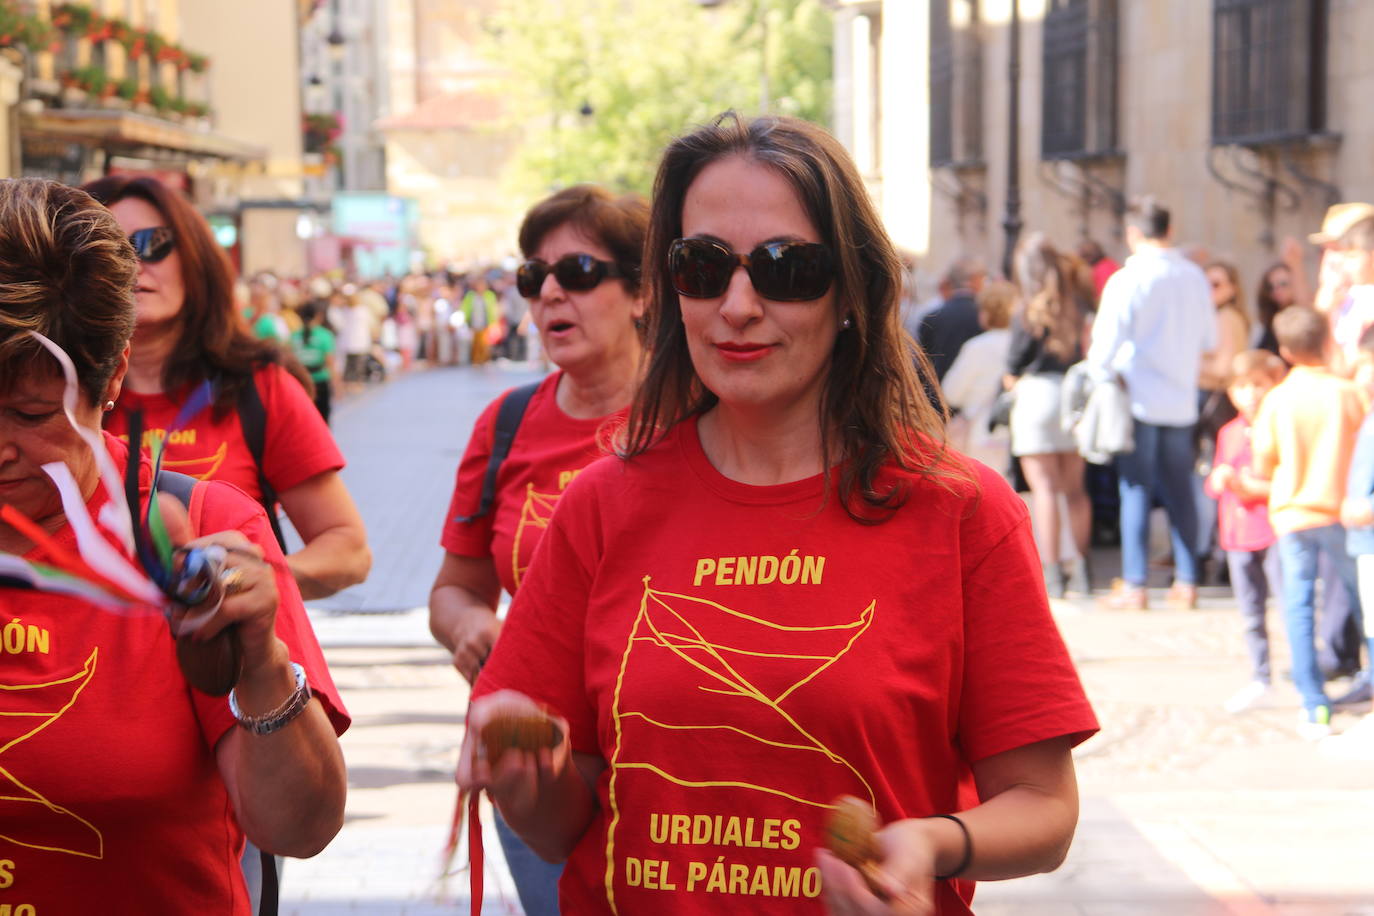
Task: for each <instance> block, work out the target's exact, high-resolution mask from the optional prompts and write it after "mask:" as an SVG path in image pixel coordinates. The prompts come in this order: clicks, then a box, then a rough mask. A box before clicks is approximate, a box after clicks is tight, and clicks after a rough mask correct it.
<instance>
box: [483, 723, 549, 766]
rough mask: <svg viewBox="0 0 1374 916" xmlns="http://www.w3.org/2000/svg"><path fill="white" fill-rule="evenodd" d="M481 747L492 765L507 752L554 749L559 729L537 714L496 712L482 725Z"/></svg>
mask: <svg viewBox="0 0 1374 916" xmlns="http://www.w3.org/2000/svg"><path fill="white" fill-rule="evenodd" d="M481 737H482V747H483V749H484V750H485V752H486V758H487V762H488V763H489V764H491V765H493V766H494V765H495V764H496V762H497V761H498V760H500V759H501V755H502V754H504V753H505V752H506V751H508V750H511V749H518V750H522V751H534V750H538V749H539V748H543V747H547V748H554V747H558V745H559V743H560V742H561V741H562V740H563V729H561V728H559V727H558V723H557V722H555V721H554V720H553V719H551V718H549V717H548V716H546V715H543V714H541V713H498V714H497V715H496V716H495V717H494V718H493V719H492V720H491V721H490V722H488V723H487V724H486V725H483V726H482V733H481Z"/></svg>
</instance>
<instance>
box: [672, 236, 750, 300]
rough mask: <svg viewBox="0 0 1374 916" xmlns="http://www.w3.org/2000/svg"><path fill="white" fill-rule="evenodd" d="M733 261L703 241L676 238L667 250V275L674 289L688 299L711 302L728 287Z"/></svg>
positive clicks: (723, 250) (733, 266) (729, 255)
mask: <svg viewBox="0 0 1374 916" xmlns="http://www.w3.org/2000/svg"><path fill="white" fill-rule="evenodd" d="M735 263H736V262H735V259H734V257H733V256H732V255H731V254H730V252H728V251H726V250H725V249H724V248H722V247H721V246H719V245H717V244H715V243H714V242H708V241H706V240H705V239H678V240H677V241H675V242H673V244H672V246H671V247H669V249H668V273H669V274H670V275H671V276H672V278H673V288H674V289H676V290H677V291H678V294H679V295H682V296H687V297H688V298H690V299H713V298H715V297H716V296H719V295H721V294H722V293H724V292H725V288H726V287H727V286H729V285H730V274H731V273H733V272H734V269H735Z"/></svg>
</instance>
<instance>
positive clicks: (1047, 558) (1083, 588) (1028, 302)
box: [1004, 232, 1092, 598]
mask: <svg viewBox="0 0 1374 916" xmlns="http://www.w3.org/2000/svg"><path fill="white" fill-rule="evenodd" d="M1013 267H1014V270H1015V276H1016V282H1017V285H1018V286H1019V287H1020V290H1021V302H1022V305H1021V307H1020V308H1019V309H1018V310H1017V312H1016V313H1015V314H1014V315H1013V316H1012V330H1011V335H1012V336H1011V347H1010V350H1009V352H1008V354H1007V359H1006V362H1005V363H1004V366H1005V372H1006V384H1007V386H1008V387H1009V388H1010V389H1011V390H1012V392H1013V396H1014V398H1015V400H1014V402H1013V403H1012V408H1011V453H1012V454H1013V455H1015V456H1016V457H1018V458H1019V459H1021V470H1022V472H1023V473H1024V474H1025V475H1026V482H1027V483H1028V484H1029V485H1030V491H1031V518H1032V520H1033V521H1034V522H1035V532H1036V535H1037V536H1038V538H1039V543H1040V559H1041V561H1042V569H1043V572H1044V576H1045V586H1046V588H1047V589H1048V590H1049V595H1050V597H1052V598H1062V597H1064V593H1065V590H1066V588H1068V586H1069V579H1070V578H1072V579H1073V583H1072V588H1073V590H1074V591H1075V592H1077V593H1079V594H1082V595H1087V594H1090V593H1091V591H1092V576H1091V571H1090V568H1089V561H1088V553H1089V548H1090V544H1089V541H1090V539H1091V537H1092V504H1091V503H1090V502H1089V501H1088V493H1087V490H1086V488H1085V486H1084V477H1083V475H1084V470H1085V468H1084V462H1083V457H1082V456H1081V455H1079V454H1078V445H1077V443H1076V442H1075V441H1074V438H1073V434H1072V433H1071V432H1070V431H1069V430H1067V429H1065V424H1064V417H1063V409H1062V407H1061V404H1062V390H1063V387H1064V373H1065V372H1067V371H1068V368H1069V366H1072V365H1073V364H1074V363H1076V362H1079V361H1080V360H1081V359H1082V358H1083V350H1084V340H1085V339H1086V337H1087V333H1088V316H1089V315H1090V314H1091V303H1090V301H1089V300H1088V296H1089V295H1090V293H1089V292H1088V291H1087V290H1086V289H1085V288H1084V287H1082V286H1081V285H1080V284H1079V282H1078V277H1077V275H1076V273H1075V269H1074V265H1073V264H1072V263H1071V262H1070V260H1069V259H1068V258H1066V257H1065V256H1064V255H1063V254H1062V253H1061V252H1060V251H1059V250H1058V249H1056V248H1055V247H1054V246H1053V245H1051V244H1050V242H1049V240H1048V239H1047V238H1045V236H1044V235H1043V234H1041V233H1038V232H1037V233H1033V234H1032V235H1030V236H1027V237H1026V239H1025V240H1023V241H1022V242H1021V244H1020V245H1018V246H1017V249H1016V254H1015V258H1014V260H1013ZM1061 499H1062V500H1063V501H1064V502H1065V505H1066V507H1067V510H1068V513H1067V522H1068V526H1069V530H1070V531H1071V533H1072V535H1073V545H1074V548H1075V550H1076V551H1077V554H1078V555H1077V556H1076V557H1072V558H1068V562H1063V559H1064V558H1061V556H1060V543H1061V542H1060V518H1059V504H1060V500H1061Z"/></svg>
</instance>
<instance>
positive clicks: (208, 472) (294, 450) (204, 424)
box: [105, 366, 344, 499]
mask: <svg viewBox="0 0 1374 916" xmlns="http://www.w3.org/2000/svg"><path fill="white" fill-rule="evenodd" d="M253 378H254V381H255V383H256V384H257V386H258V394H259V396H260V397H261V398H262V406H263V408H264V410H265V411H266V413H267V428H266V433H265V435H264V438H263V449H262V470H263V474H264V476H266V477H267V482H268V483H270V484H271V485H272V488H273V489H275V490H276V491H277V492H278V493H282V492H285V491H286V490H289V489H291V488H292V487H294V486H296V485H297V484H300V483H304V482H305V481H307V480H309V479H310V478H311V477H314V476H315V475H316V474H322V473H324V472H325V471H337V470H339V469H340V468H342V467H343V466H344V460H343V455H342V454H341V453H340V452H339V447H338V446H337V445H335V444H334V437H333V436H332V435H330V433H329V427H328V426H326V425H325V422H324V420H323V419H322V418H321V417H320V412H319V410H317V409H316V408H315V405H314V403H313V402H311V400H310V398H309V397H308V396H307V395H306V393H305V389H304V388H302V387H301V384H300V382H298V381H296V380H295V379H294V378H292V377H291V375H290V373H288V372H287V371H286V370H285V369H283V368H282V367H281V366H264V367H263V368H261V369H259V370H258V371H257V372H255V373H254V375H253ZM188 391H189V389H188V390H186V391H180V392H177V393H176V394H174V395H169V394H166V393H161V394H136V393H134V392H132V391H129V390H128V389H127V388H126V389H125V391H124V393H123V394H121V395H120V396H119V401H118V402H117V403H116V404H115V409H114V410H112V411H110V413H109V414H107V415H106V417H105V430H106V431H107V432H111V433H114V434H115V435H116V436H119V437H120V438H121V439H127V438H128V435H129V411H132V410H135V409H142V410H143V442H144V444H145V445H147V444H148V443H150V442H152V441H153V440H154V439H155V438H168V437H167V428H168V427H169V426H171V425H172V424H173V423H174V422H175V421H176V418H177V414H178V413H179V412H180V411H181V405H182V404H183V403H185V401H186V398H187V396H188ZM165 448H166V451H165V454H164V456H163V459H162V466H163V467H164V468H166V469H167V470H169V471H178V472H180V473H182V474H189V475H190V476H192V477H194V478H196V479H197V480H226V481H228V482H229V483H232V484H234V485H235V486H237V487H238V488H239V489H240V490H242V491H243V492H245V493H247V494H248V495H249V496H251V497H253V498H254V499H261V497H262V490H261V488H260V487H259V486H258V467H257V465H256V464H254V462H253V454H252V452H250V451H249V450H248V442H247V441H246V440H245V439H244V437H243V427H242V425H241V424H240V423H239V415H238V413H237V411H234V410H229V411H227V412H225V413H224V415H223V416H221V415H219V414H218V413H216V412H215V411H214V410H213V409H212V408H206V409H205V410H202V411H201V412H200V415H199V416H197V417H196V418H195V419H194V420H192V421H191V423H190V424H189V425H188V426H187V427H186V428H185V429H183V430H180V431H178V432H174V433H172V434H171V436H170V438H169V439H168V441H167V444H166V447H165Z"/></svg>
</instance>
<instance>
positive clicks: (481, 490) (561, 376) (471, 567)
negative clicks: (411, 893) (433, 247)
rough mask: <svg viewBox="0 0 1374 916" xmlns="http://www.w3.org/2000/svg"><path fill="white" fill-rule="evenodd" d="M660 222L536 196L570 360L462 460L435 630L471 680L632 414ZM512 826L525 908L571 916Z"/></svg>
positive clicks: (448, 521)
mask: <svg viewBox="0 0 1374 916" xmlns="http://www.w3.org/2000/svg"><path fill="white" fill-rule="evenodd" d="M648 222H649V207H648V205H647V204H646V203H645V202H644V200H643V199H642V198H640V197H638V196H635V195H626V196H623V197H615V196H613V195H612V194H610V193H609V192H607V191H605V190H604V189H602V188H598V187H595V186H592V185H579V186H576V187H572V188H568V189H566V190H563V191H560V192H558V193H557V194H554V195H553V196H552V197H549V198H548V199H546V200H544V201H542V202H540V203H538V204H536V205H535V206H534V207H533V208H531V210H530V211H529V212H528V213H527V214H526V215H525V219H524V222H523V223H522V224H521V226H520V250H521V252H522V253H523V254H524V256H525V262H524V263H523V264H521V265H520V267H519V270H518V271H517V272H516V284H517V286H518V288H519V292H520V294H521V295H522V296H524V297H525V298H526V299H527V300H529V304H530V318H531V320H532V321H533V324H534V326H535V328H536V329H537V330H538V333H539V338H540V340H541V341H542V343H543V347H544V352H545V353H547V355H548V358H549V359H550V360H551V361H552V362H553V363H554V365H555V366H557V367H558V368H557V371H555V372H554V373H552V374H551V375H549V376H548V377H547V378H546V379H544V381H543V382H541V383H539V385H538V387H537V388H536V389H535V390H534V391H533V393H532V394H530V393H529V392H528V391H524V392H522V391H519V390H517V391H514V392H507V393H506V394H504V395H502V396H501V397H500V398H498V399H497V400H496V401H495V402H494V403H492V404H491V405H490V406H489V407H488V408H487V409H486V411H485V412H484V413H483V414H482V415H481V417H480V418H478V420H477V425H476V427H475V428H474V429H473V433H472V438H471V439H470V440H469V441H468V448H467V452H466V453H465V454H464V456H463V460H462V463H461V464H460V465H459V466H458V479H457V483H456V485H455V487H454V490H453V501H452V504H451V505H450V506H449V511H448V514H447V516H445V521H444V529H443V534H442V537H441V539H440V543H441V544H442V545H443V548H444V551H445V553H444V562H443V565H442V567H441V568H440V569H439V574H438V577H437V578H436V579H435V581H434V589H433V591H432V592H431V593H430V599H429V608H430V612H429V613H430V630H431V631H432V632H433V633H434V636H435V638H436V639H438V640H439V642H440V643H442V644H443V645H444V647H445V648H447V649H448V650H449V651H451V652H452V653H453V665H454V667H455V668H457V669H458V671H459V673H460V674H462V676H463V677H464V678H466V679H467V681H468V682H469V683H471V682H473V681H475V680H476V679H477V673H478V671H480V670H481V668H482V664H483V662H485V661H486V658H487V656H488V654H490V652H491V649H492V645H493V644H494V643H495V642H496V637H497V634H498V633H499V632H500V630H501V621H500V620H499V619H498V618H497V616H496V608H497V604H498V601H499V599H500V597H501V590H502V589H503V588H504V589H505V590H506V591H507V592H509V593H510V594H512V595H514V594H516V591H517V589H519V587H520V584H521V581H522V579H523V578H524V574H525V569H526V567H528V566H529V564H530V558H531V557H532V556H533V555H534V549H535V545H536V544H537V543H538V542H539V538H540V535H541V534H542V533H543V529H544V526H545V525H546V524H547V522H548V518H549V515H550V514H551V513H552V512H553V508H554V506H555V505H556V504H557V502H558V500H559V497H560V495H561V494H562V492H563V490H564V489H565V488H566V487H567V486H568V484H569V483H570V482H571V481H572V479H573V478H574V477H575V476H576V475H577V474H578V473H579V472H580V471H581V470H582V468H584V467H586V466H587V465H588V464H590V463H591V462H592V461H594V460H596V459H597V458H598V457H600V456H601V455H603V454H604V453H605V452H604V449H603V442H604V441H605V436H603V435H602V433H603V432H604V431H605V430H606V428H607V427H608V426H610V425H611V423H610V422H609V421H622V422H623V420H624V412H625V409H626V408H627V407H628V406H629V404H630V398H631V396H632V395H633V394H634V388H635V383H636V382H637V380H638V378H639V370H640V357H641V354H642V348H641V345H640V331H639V328H638V324H639V323H640V320H641V317H642V316H643V314H644V303H643V300H642V299H641V297H640V286H639V261H640V257H641V251H642V249H643V247H644V232H645V229H646V227H647V226H648ZM522 394H525V395H528V397H529V401H528V404H527V406H526V407H525V410H524V414H523V416H521V417H520V418H519V419H518V424H519V425H518V429H516V430H515V432H516V435H515V437H514V440H513V441H510V442H509V452H508V453H507V454H506V456H505V458H504V460H501V459H498V461H499V471H498V473H497V476H496V477H495V479H494V481H493V483H494V487H490V488H489V485H488V483H487V477H488V474H489V468H490V467H491V466H492V460H491V456H492V452H493V449H494V448H495V445H494V443H495V440H496V438H497V436H498V433H499V428H500V427H501V426H502V421H500V420H499V419H498V418H499V417H500V416H501V415H502V411H503V406H504V405H505V404H506V402H507V401H508V399H510V398H512V397H520V396H521V395H522ZM506 422H507V424H509V423H510V421H509V420H508V421H506ZM508 431H509V430H508ZM488 491H489V492H488ZM484 502H485V505H484ZM498 829H499V830H500V832H501V842H502V846H503V848H504V849H505V852H506V859H507V861H508V862H509V863H510V866H511V873H512V875H513V877H514V878H515V883H516V888H517V889H518V890H519V893H520V902H521V903H522V904H523V906H524V909H525V912H526V913H527V914H529V916H544V914H557V913H558V875H559V872H560V871H561V869H560V868H559V867H557V866H551V865H548V864H546V863H544V862H541V861H539V860H538V858H537V857H536V856H535V855H534V854H533V853H531V852H530V850H529V849H528V848H527V847H526V846H525V845H524V844H523V843H521V842H520V840H519V838H517V837H516V836H515V835H514V834H512V833H511V832H510V831H509V830H507V829H506V828H505V825H504V824H502V823H501V822H500V821H499V820H498Z"/></svg>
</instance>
